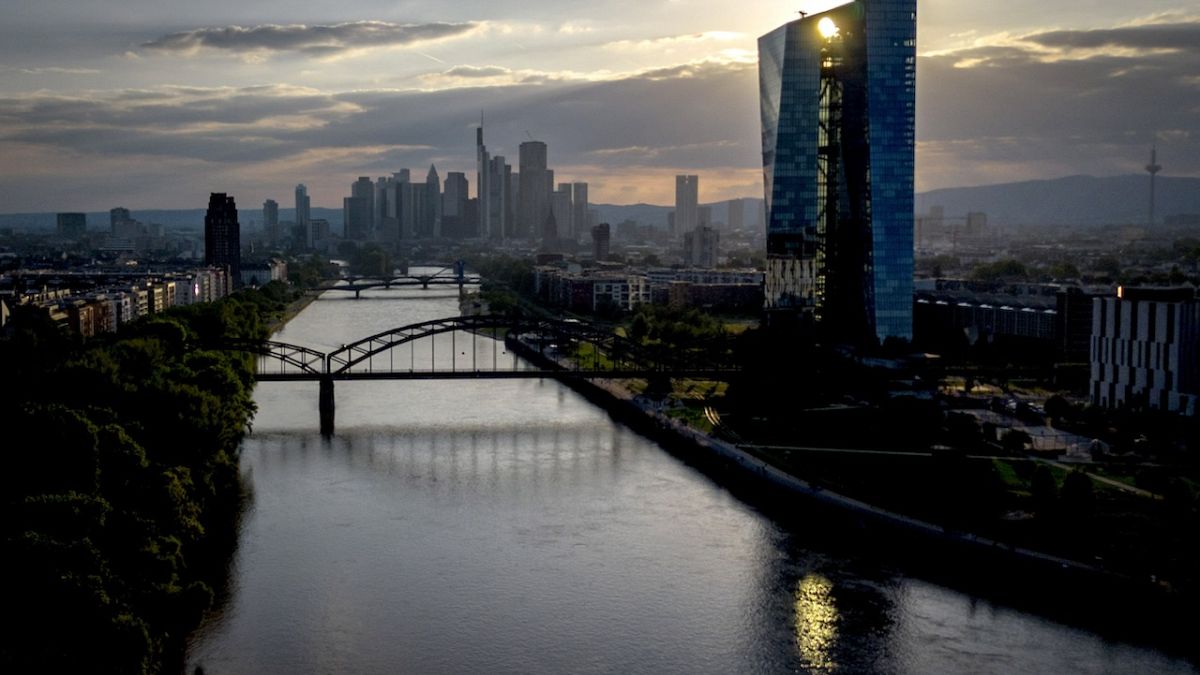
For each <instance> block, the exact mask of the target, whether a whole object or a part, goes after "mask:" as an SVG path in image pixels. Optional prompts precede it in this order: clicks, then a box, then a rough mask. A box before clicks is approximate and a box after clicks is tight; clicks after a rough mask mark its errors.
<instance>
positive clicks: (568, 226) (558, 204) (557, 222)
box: [546, 183, 575, 239]
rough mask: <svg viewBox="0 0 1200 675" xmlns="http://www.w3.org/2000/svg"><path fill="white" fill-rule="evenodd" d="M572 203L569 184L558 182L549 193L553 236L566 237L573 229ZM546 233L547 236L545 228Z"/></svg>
mask: <svg viewBox="0 0 1200 675" xmlns="http://www.w3.org/2000/svg"><path fill="white" fill-rule="evenodd" d="M574 212H575V209H574V204H572V203H571V184H570V183H559V184H558V189H557V190H555V191H554V194H552V195H550V213H551V214H553V216H554V235H553V236H554V238H555V239H568V238H570V236H571V233H572V232H573V231H574V230H575V225H574V223H573V219H574ZM546 235H547V236H549V230H548V229H547V231H546Z"/></svg>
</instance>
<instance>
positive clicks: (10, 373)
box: [0, 288, 282, 673]
mask: <svg viewBox="0 0 1200 675" xmlns="http://www.w3.org/2000/svg"><path fill="white" fill-rule="evenodd" d="M280 292H281V291H280V289H279V288H272V289H270V290H267V291H265V292H264V291H252V292H246V293H239V294H237V295H235V296H232V297H230V298H226V299H225V300H223V301H221V302H218V303H211V304H203V305H193V306H190V307H184V308H177V309H173V310H171V311H169V312H166V313H163V314H159V315H156V316H152V317H149V318H147V319H144V320H141V321H138V322H135V323H133V324H131V325H130V326H129V327H128V328H126V329H125V330H123V331H122V332H121V333H119V334H118V335H115V336H105V337H100V338H96V339H94V340H91V341H88V342H86V343H82V342H80V341H79V339H78V338H72V337H69V336H67V335H65V334H63V333H61V332H60V331H59V329H58V328H57V327H56V326H55V325H54V324H53V323H51V322H50V320H49V319H48V318H46V317H45V315H44V313H38V312H35V311H22V312H18V313H17V314H16V315H15V316H14V317H13V322H12V324H10V326H9V327H8V328H9V331H8V335H7V336H6V338H5V339H2V340H0V368H2V369H3V372H4V373H5V384H6V386H5V387H4V388H3V393H2V394H0V424H2V425H3V428H4V429H5V431H6V442H5V445H4V447H5V449H6V462H7V468H6V470H5V472H4V474H3V475H4V478H3V484H4V498H3V499H4V511H5V513H4V519H3V521H4V559H5V561H6V562H7V563H8V569H9V573H8V576H7V578H8V579H9V588H8V589H6V590H7V592H6V594H5V595H6V606H7V608H8V610H9V616H10V619H11V621H10V623H9V628H8V629H7V632H6V633H5V640H4V642H3V645H2V646H0V667H3V669H4V670H6V671H7V672H83V671H86V672H120V673H142V672H159V671H162V670H164V669H166V670H169V669H172V665H174V667H178V663H177V659H178V657H179V654H178V650H179V649H180V648H181V647H182V644H183V637H184V636H185V635H186V633H187V632H188V631H189V630H190V629H192V628H193V627H194V626H195V625H196V624H197V622H198V621H199V618H200V616H201V614H202V613H203V612H204V611H205V609H207V608H208V607H209V606H210V604H211V603H212V601H213V596H214V587H219V584H220V581H219V580H220V579H221V578H222V577H223V573H224V569H225V566H226V565H227V561H228V556H229V554H230V552H231V551H232V546H233V544H234V542H235V541H236V533H235V528H236V521H237V517H238V514H239V513H240V510H241V504H242V499H243V492H242V486H241V482H240V477H239V473H238V468H237V452H238V447H239V443H240V441H241V439H242V437H243V436H244V434H245V433H247V431H248V429H249V424H250V419H251V417H252V415H253V413H254V403H253V401H252V399H251V393H252V389H253V385H254V380H253V369H252V362H251V361H250V360H249V359H250V357H247V356H245V355H239V354H236V353H230V352H221V351H209V350H206V349H203V348H202V346H203V345H204V344H205V343H206V342H209V341H211V340H214V339H217V338H221V337H239V338H263V337H265V334H266V329H265V328H264V324H263V322H262V320H261V318H260V311H261V310H263V309H274V308H276V306H277V305H278V304H279V303H280V302H281V301H282V298H278V297H272V295H278V294H279V293H280Z"/></svg>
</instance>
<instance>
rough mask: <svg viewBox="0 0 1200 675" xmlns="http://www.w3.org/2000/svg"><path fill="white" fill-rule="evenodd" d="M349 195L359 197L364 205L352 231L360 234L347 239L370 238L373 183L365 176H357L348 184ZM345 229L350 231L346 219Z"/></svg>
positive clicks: (373, 221)
mask: <svg viewBox="0 0 1200 675" xmlns="http://www.w3.org/2000/svg"><path fill="white" fill-rule="evenodd" d="M350 196H351V197H352V198H354V199H361V200H362V204H363V205H364V207H365V211H362V217H361V220H360V222H358V223H355V226H354V231H355V232H356V233H360V232H361V234H360V235H359V236H355V237H350V236H349V235H347V237H346V238H347V239H351V238H353V239H359V240H366V239H370V238H371V237H372V235H373V234H374V232H375V183H374V182H373V181H372V180H371V179H370V178H369V177H367V176H359V177H358V180H356V181H354V182H353V183H351V184H350ZM346 231H347V232H349V231H350V224H349V221H347V224H346Z"/></svg>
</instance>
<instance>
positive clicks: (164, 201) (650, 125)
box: [0, 0, 1200, 213]
mask: <svg viewBox="0 0 1200 675" xmlns="http://www.w3.org/2000/svg"><path fill="white" fill-rule="evenodd" d="M838 4H842V2H839V1H822V0H812V1H810V0H796V1H795V2H790V3H781V2H762V1H758V0H745V1H743V2H729V1H728V0H720V1H715V0H586V1H585V0H555V2H543V1H541V0H487V1H486V2H479V1H478V0H457V1H455V2H446V1H445V0H441V1H439V2H425V1H416V0H392V1H389V2H385V1H382V0H342V1H341V2H338V3H295V2H283V1H281V0H256V1H255V2H245V1H244V0H242V1H240V2H235V1H233V0H206V2H204V3H197V2H194V1H191V0H189V1H188V2H176V1H175V0H120V1H118V0H89V1H88V2H78V0H70V1H68V0H38V1H36V2H35V1H34V0H0V16H3V17H4V21H3V22H0V212H6V213H13V212H33V211H66V210H80V211H85V210H106V209H108V208H111V207H113V206H118V205H122V206H126V207H129V208H131V209H134V210H138V209H150V208H201V207H203V206H204V205H205V204H207V200H208V193H209V192H229V193H232V194H234V195H235V197H236V198H237V200H238V204H239V206H241V207H242V208H250V207H253V206H254V205H256V204H260V203H261V202H262V201H263V200H264V199H266V198H274V199H276V200H277V201H279V203H280V205H281V206H282V207H284V208H288V207H291V206H292V191H293V188H294V186H295V185H296V183H301V182H302V183H305V184H306V185H307V186H308V187H309V192H310V194H311V195H312V198H313V204H314V205H315V206H327V207H335V206H340V204H341V199H342V197H343V196H346V195H348V194H349V190H350V184H351V183H352V182H353V181H354V179H355V178H356V177H357V176H360V175H361V176H371V177H377V176H382V175H387V174H390V173H392V172H394V171H398V170H399V169H401V168H406V167H407V168H410V169H412V170H413V172H414V174H415V175H419V176H424V175H425V173H426V171H428V168H429V165H430V164H435V165H436V166H437V168H438V171H439V173H440V174H441V176H442V177H443V178H444V177H445V176H446V173H447V172H449V171H462V172H465V173H466V174H467V176H468V179H469V180H470V181H471V183H472V191H473V190H474V182H475V167H474V164H475V148H474V143H475V133H474V128H475V127H476V126H477V125H478V124H479V122H480V119H481V116H482V119H483V121H484V129H485V136H486V138H485V140H486V142H487V145H488V147H489V150H491V151H492V153H493V154H502V155H505V156H506V157H508V158H509V159H510V161H511V163H513V164H516V155H517V146H518V145H519V144H520V143H521V142H522V141H524V140H526V139H528V138H535V139H537V140H541V141H545V142H546V143H547V144H548V146H549V160H550V165H551V168H553V169H555V171H556V180H557V181H560V182H565V181H587V182H588V183H590V185H591V186H590V196H591V200H592V201H593V202H600V203H617V204H628V203H636V202H650V203H659V204H667V203H672V202H673V201H674V193H673V191H674V176H675V175H676V174H679V173H690V174H698V175H699V176H700V199H701V201H702V202H710V201H717V200H721V199H728V198H733V197H747V196H761V195H762V168H761V136H760V129H759V110H758V74H757V46H756V43H757V37H758V36H760V35H762V34H764V33H766V32H768V31H770V30H772V29H774V28H775V27H777V26H778V25H780V24H782V23H784V22H787V21H790V20H792V19H794V18H795V17H796V16H797V14H796V12H797V11H799V10H805V11H808V12H810V13H813V12H818V11H822V10H824V9H828V8H829V7H832V6H835V5H838ZM917 51H918V66H917V78H918V79H917V87H918V92H917V100H918V103H917V111H918V112H917V189H918V190H919V191H925V190H929V189H935V188H943V187H958V186H969V185H983V184H991V183H1000V182H1008V181H1017V180H1030V179H1041V178H1054V177H1059V176H1065V175H1075V174H1090V175H1114V174H1124V173H1136V172H1140V171H1142V167H1143V166H1144V165H1145V164H1146V163H1147V161H1148V160H1149V150H1150V147H1151V145H1152V144H1155V143H1157V145H1158V148H1159V162H1160V164H1162V165H1163V166H1164V169H1163V175H1175V176H1200V6H1197V4H1196V3H1195V0H1139V2H1136V3H1131V2H1119V1H1116V0H1056V1H1055V2H1044V1H1033V0H1009V1H1008V2H1004V3H999V2H995V0H920V1H919V3H918V46H917Z"/></svg>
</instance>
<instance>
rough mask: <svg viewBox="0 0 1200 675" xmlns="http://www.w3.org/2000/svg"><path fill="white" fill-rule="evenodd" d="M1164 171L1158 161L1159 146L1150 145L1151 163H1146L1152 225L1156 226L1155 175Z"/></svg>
mask: <svg viewBox="0 0 1200 675" xmlns="http://www.w3.org/2000/svg"><path fill="white" fill-rule="evenodd" d="M1159 171H1162V166H1161V165H1160V164H1159V163H1158V146H1157V145H1152V146H1150V163H1149V164H1147V165H1146V172H1147V173H1149V174H1150V227H1154V177H1155V176H1157V175H1158V172H1159Z"/></svg>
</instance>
